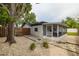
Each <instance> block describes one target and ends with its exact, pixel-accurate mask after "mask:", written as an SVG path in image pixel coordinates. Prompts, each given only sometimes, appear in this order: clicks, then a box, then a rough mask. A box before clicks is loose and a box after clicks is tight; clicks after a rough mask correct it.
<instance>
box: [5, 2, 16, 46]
mask: <svg viewBox="0 0 79 59" xmlns="http://www.w3.org/2000/svg"><path fill="white" fill-rule="evenodd" d="M14 13H15V4H14V3H11V9H10V16H11V17H13V18H14ZM13 18H11V20H13ZM5 42H9V43H10V44H12V43H15V42H16V41H15V40H14V22H12V21H10V22H9V23H8V34H7V40H6V41H5Z"/></svg>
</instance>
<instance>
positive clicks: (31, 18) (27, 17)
mask: <svg viewBox="0 0 79 59" xmlns="http://www.w3.org/2000/svg"><path fill="white" fill-rule="evenodd" d="M35 22H36V15H35V14H34V13H33V12H31V13H29V14H28V15H27V13H26V14H25V17H24V21H23V23H22V26H21V27H23V26H24V25H25V24H33V23H35Z"/></svg>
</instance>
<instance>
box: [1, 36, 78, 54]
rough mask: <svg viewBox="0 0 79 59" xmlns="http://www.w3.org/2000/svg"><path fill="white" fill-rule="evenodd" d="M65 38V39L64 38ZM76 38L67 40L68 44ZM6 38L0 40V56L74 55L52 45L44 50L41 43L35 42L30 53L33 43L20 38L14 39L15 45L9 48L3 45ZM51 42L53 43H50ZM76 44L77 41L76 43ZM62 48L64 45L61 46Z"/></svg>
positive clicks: (27, 39)
mask: <svg viewBox="0 0 79 59" xmlns="http://www.w3.org/2000/svg"><path fill="white" fill-rule="evenodd" d="M66 38H67V37H66ZM75 39H77V38H76V37H75V38H73V40H71V38H69V40H70V41H69V42H71V41H72V42H73V41H74V40H75ZM5 40H6V38H4V37H3V38H0V55H2V56H3V55H4V56H68V55H75V54H74V53H72V52H70V51H67V50H65V49H62V48H59V47H56V46H54V45H51V44H49V48H48V49H45V48H44V47H42V44H41V43H38V42H35V44H36V49H35V50H34V51H31V50H30V49H29V46H30V44H31V43H33V42H34V41H32V40H30V39H29V38H26V37H24V36H22V37H15V40H16V43H15V44H12V45H11V46H9V44H8V43H4V41H5ZM52 42H53V41H52ZM77 42H78V41H77ZM62 46H64V45H62Z"/></svg>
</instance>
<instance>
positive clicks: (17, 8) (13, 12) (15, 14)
mask: <svg viewBox="0 0 79 59" xmlns="http://www.w3.org/2000/svg"><path fill="white" fill-rule="evenodd" d="M0 7H3V8H4V9H5V10H6V11H7V12H8V14H9V17H10V18H9V22H8V23H7V25H8V35H7V40H6V42H9V43H10V44H12V43H15V42H16V41H15V40H14V23H15V21H18V19H20V18H22V17H24V13H27V14H28V13H29V12H30V11H31V9H32V5H31V4H30V3H24V4H23V3H17V4H15V3H11V4H8V3H3V4H0Z"/></svg>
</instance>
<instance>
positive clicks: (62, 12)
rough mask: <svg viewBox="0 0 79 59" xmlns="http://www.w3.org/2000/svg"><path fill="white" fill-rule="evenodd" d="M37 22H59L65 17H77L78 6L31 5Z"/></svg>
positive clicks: (78, 14) (64, 4) (61, 4)
mask: <svg viewBox="0 0 79 59" xmlns="http://www.w3.org/2000/svg"><path fill="white" fill-rule="evenodd" d="M32 12H34V13H35V15H36V20H37V21H46V22H61V21H62V20H63V19H65V18H66V17H73V18H77V17H79V4H77V3H76V4H75V3H71V4H68V3H40V4H32Z"/></svg>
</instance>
